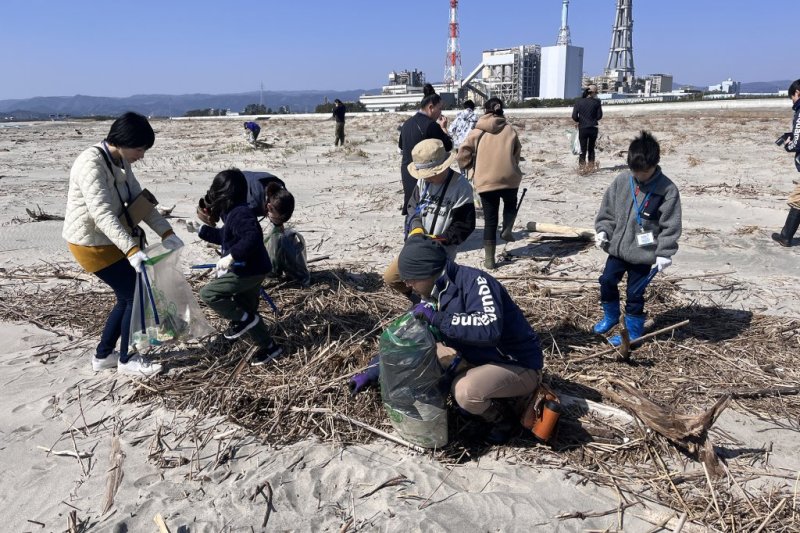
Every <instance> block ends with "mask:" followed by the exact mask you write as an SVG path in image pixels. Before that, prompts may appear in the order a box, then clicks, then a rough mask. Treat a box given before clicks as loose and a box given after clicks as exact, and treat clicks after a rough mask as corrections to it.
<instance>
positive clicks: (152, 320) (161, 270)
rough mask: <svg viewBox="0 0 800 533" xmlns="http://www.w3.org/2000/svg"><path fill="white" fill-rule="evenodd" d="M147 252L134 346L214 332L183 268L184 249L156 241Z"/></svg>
mask: <svg viewBox="0 0 800 533" xmlns="http://www.w3.org/2000/svg"><path fill="white" fill-rule="evenodd" d="M145 253H146V254H147V256H148V257H149V259H148V260H147V261H145V262H144V263H142V264H143V265H144V268H145V273H146V277H145V275H144V274H137V280H136V291H135V292H134V295H133V313H132V315H131V336H130V342H129V344H130V346H131V347H132V348H136V349H137V350H138V351H139V352H143V351H145V350H147V349H148V348H149V347H150V346H158V345H161V344H164V343H168V342H173V341H183V340H189V339H194V338H198V337H202V336H204V335H209V334H211V333H214V331H215V330H214V328H212V327H211V325H210V324H209V323H208V321H206V318H205V316H204V315H203V311H202V309H200V304H198V303H197V299H196V298H195V296H194V294H193V293H192V288H191V286H189V282H187V281H186V278H185V277H184V275H183V273H182V272H181V269H180V255H181V249H180V248H179V249H177V250H168V249H166V248H164V246H163V245H161V244H155V245H153V246H149V247H148V248H147V249H146V250H145ZM148 282H149V287H148Z"/></svg>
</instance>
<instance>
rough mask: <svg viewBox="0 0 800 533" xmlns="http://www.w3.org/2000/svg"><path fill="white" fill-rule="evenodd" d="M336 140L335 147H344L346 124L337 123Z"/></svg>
mask: <svg viewBox="0 0 800 533" xmlns="http://www.w3.org/2000/svg"><path fill="white" fill-rule="evenodd" d="M335 137H336V140H335V141H333V145H334V146H339V143H341V144H342V146H344V122H337V123H336V132H335Z"/></svg>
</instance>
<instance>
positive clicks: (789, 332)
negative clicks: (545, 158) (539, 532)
mask: <svg viewBox="0 0 800 533" xmlns="http://www.w3.org/2000/svg"><path fill="white" fill-rule="evenodd" d="M48 268H49V271H48V270H47V269H44V270H40V271H36V270H30V269H28V270H25V271H8V272H0V319H2V320H14V321H19V320H27V321H29V322H32V323H34V324H37V325H38V326H40V327H45V328H47V329H50V330H52V331H56V332H60V333H61V334H65V335H67V334H68V335H74V336H81V335H82V336H83V337H84V338H86V339H89V340H91V339H95V341H94V342H96V337H97V335H98V332H99V329H100V328H101V327H102V323H103V320H104V318H105V316H106V313H107V311H108V309H109V308H110V306H111V305H112V300H113V296H112V294H111V293H110V292H109V291H107V290H105V288H104V287H103V286H102V285H98V284H96V283H90V282H89V278H87V277H86V276H83V275H80V274H77V273H70V272H69V271H61V270H56V271H55V272H54V271H53V270H54V269H53V268H52V267H48ZM53 278H60V279H61V280H65V279H66V280H71V281H67V282H66V285H64V283H65V282H64V281H62V282H61V284H59V285H57V286H55V287H52V286H51V285H52V280H53ZM665 279H668V278H665ZM665 279H659V278H656V281H655V282H654V283H653V284H652V285H651V287H650V289H649V290H648V303H647V306H648V311H649V316H650V318H651V321H652V323H651V324H650V329H651V330H655V331H663V333H661V334H659V335H655V336H653V337H651V338H649V339H647V340H646V341H645V342H642V343H640V344H638V345H634V346H632V347H631V350H630V351H629V352H628V353H627V354H623V353H618V352H616V351H614V350H609V349H608V345H607V344H606V343H604V341H603V339H601V338H600V337H598V336H596V335H593V334H592V333H590V329H591V325H592V324H593V323H594V322H595V321H596V320H597V319H598V317H599V314H600V312H599V309H598V305H597V293H596V290H597V289H596V282H595V281H594V280H588V279H586V280H585V279H581V278H568V277H564V276H561V277H555V276H540V275H533V274H532V275H530V276H515V277H513V278H506V279H503V282H504V283H505V285H506V287H507V288H508V290H509V292H510V293H511V295H512V296H513V297H514V299H515V300H516V302H517V303H518V304H519V305H520V307H521V308H522V309H523V311H524V312H525V314H526V316H527V317H528V319H529V320H530V322H531V323H532V324H533V325H534V327H535V329H536V330H537V331H538V332H539V334H540V337H541V341H542V346H543V348H544V350H545V361H546V367H547V372H546V378H545V379H546V381H547V383H548V384H549V385H550V386H551V387H553V388H555V389H556V390H558V391H559V392H560V393H561V394H562V398H563V399H564V400H565V405H567V409H566V413H565V415H564V416H563V417H562V421H561V423H560V428H559V431H558V433H557V435H556V437H555V439H554V441H553V442H551V445H550V446H543V445H541V444H538V443H536V442H535V441H534V440H533V439H532V438H531V437H525V436H523V437H521V438H519V439H516V440H515V441H512V443H510V444H509V445H508V446H506V447H500V448H495V449H493V450H492V453H497V454H504V455H507V456H513V457H514V459H515V461H517V462H522V463H528V464H549V465H553V466H557V467H561V468H566V469H568V470H570V471H572V472H573V473H574V475H576V476H579V478H581V479H585V480H590V481H592V482H594V483H598V484H603V485H609V486H612V487H614V488H615V490H617V492H618V495H619V499H620V503H619V506H618V507H617V508H616V509H612V510H610V511H609V513H617V514H618V516H619V521H620V526H619V527H620V528H622V527H623V525H622V523H621V522H622V518H623V514H624V510H625V509H627V508H628V507H632V506H636V505H640V504H641V503H642V502H647V501H654V502H659V503H661V504H664V505H667V506H669V507H671V508H672V509H674V510H675V511H676V513H675V515H674V517H672V520H673V525H674V524H677V523H678V522H679V520H680V518H679V517H680V516H681V515H684V516H683V521H684V522H688V523H689V524H691V523H695V524H698V523H699V524H705V525H708V526H710V527H714V528H718V529H720V530H736V531H755V530H759V528H768V529H769V530H773V531H774V530H779V529H775V528H776V527H777V524H793V526H791V527H793V528H794V529H795V530H796V529H797V527H798V525H800V524H798V522H794V520H795V513H796V505H797V502H796V501H795V498H794V496H793V493H792V492H791V490H790V489H788V488H787V487H789V486H791V485H792V482H793V481H794V478H793V476H792V475H790V474H788V473H786V474H784V473H781V472H779V471H778V472H776V471H771V470H768V469H766V468H765V466H764V465H766V458H767V456H768V452H769V450H768V449H765V448H759V447H757V444H758V445H760V444H761V443H743V442H736V441H735V440H734V439H733V438H732V437H731V436H729V435H726V434H725V433H724V432H720V431H717V430H715V429H714V428H713V423H714V421H715V420H716V419H717V417H718V416H719V415H720V413H722V411H723V410H724V409H725V408H726V407H728V406H729V405H730V406H733V407H735V408H736V409H737V410H739V411H748V412H750V413H753V414H755V415H757V416H758V417H759V418H761V419H764V420H771V421H773V422H774V423H775V424H776V425H778V426H780V427H783V428H787V427H789V428H791V429H795V430H796V429H798V428H797V424H798V421H800V398H798V396H797V392H798V387H797V383H798V382H800V375H799V374H800V372H798V365H797V364H796V363H795V360H796V354H797V352H798V337H799V333H800V321H798V320H795V319H788V318H778V317H766V316H758V315H752V314H750V313H749V312H745V311H739V310H729V309H721V308H713V307H701V306H697V305H695V304H693V303H692V302H691V301H689V300H688V299H687V298H686V297H684V295H683V294H682V292H681V290H680V288H679V287H678V286H677V285H676V284H675V283H674V282H668V281H665ZM31 282H34V283H31ZM192 283H193V284H194V285H195V286H196V287H197V286H199V285H202V284H203V283H204V282H203V281H201V280H198V279H193V280H192ZM37 287H39V288H38V289H37ZM267 290H268V292H269V294H270V295H271V297H272V299H273V300H274V302H275V304H276V305H277V307H278V309H279V311H280V315H279V316H276V315H275V314H274V313H273V312H272V311H271V309H270V308H269V307H268V306H267V305H266V304H263V305H262V309H261V312H262V316H263V317H264V318H265V320H266V321H267V322H268V323H269V324H270V327H271V329H272V330H273V332H274V337H275V339H276V341H277V342H279V343H280V344H282V345H283V346H284V348H285V350H286V355H285V356H284V357H282V358H281V359H279V360H277V361H275V362H273V363H271V364H269V365H266V366H264V367H250V366H249V365H247V364H246V357H247V354H248V352H249V350H250V346H249V345H248V344H247V342H239V343H237V344H235V345H234V346H233V347H230V346H227V345H226V344H225V343H223V342H219V341H218V340H216V338H208V339H202V340H201V341H200V342H197V343H192V344H188V345H182V346H174V347H161V348H159V349H158V350H157V351H156V352H154V353H153V354H152V355H153V356H154V357H156V358H160V359H161V361H162V362H163V363H165V365H166V366H167V368H168V369H169V370H168V372H167V373H166V374H165V375H162V376H158V377H156V378H154V379H151V380H149V381H146V382H141V383H138V384H137V387H138V392H137V394H135V395H134V396H133V397H132V400H133V401H141V402H163V404H164V405H166V406H167V407H171V408H176V409H185V408H189V409H194V410H196V411H197V412H199V413H206V414H208V415H223V416H225V417H227V418H228V419H229V420H231V421H233V422H235V423H237V424H240V425H241V426H243V427H245V428H248V429H249V430H251V431H253V432H254V433H255V434H258V435H259V436H260V437H262V438H263V440H264V441H265V442H266V443H269V444H273V445H283V444H289V443H294V442H297V441H300V440H302V439H305V438H308V437H310V436H315V437H317V438H320V439H322V440H325V441H331V442H341V443H363V442H368V441H370V440H372V439H374V438H376V435H381V436H384V435H385V434H384V433H383V432H390V426H389V424H388V421H387V420H386V417H385V416H384V412H383V409H382V407H381V403H380V395H379V393H378V392H377V391H375V390H373V391H368V392H366V393H362V394H359V395H358V396H356V397H354V398H351V397H350V394H349V389H348V387H347V381H348V378H349V377H350V376H351V375H353V374H354V373H356V372H358V371H359V370H360V369H362V368H363V367H364V366H365V365H366V363H367V361H368V360H369V359H370V358H371V357H372V356H373V355H374V354H375V353H376V348H377V339H378V336H379V335H380V332H381V330H382V329H383V327H384V326H385V325H386V324H387V323H388V322H390V321H391V320H392V319H394V318H395V317H397V316H399V315H400V314H401V313H402V312H404V310H405V309H406V308H407V307H408V304H407V300H405V298H403V297H401V296H398V295H396V294H393V293H392V292H391V291H389V290H387V289H386V288H384V287H383V285H382V281H381V279H380V277H379V276H378V275H376V274H373V273H366V274H360V273H359V274H356V273H353V272H352V271H348V270H345V269H336V270H327V271H318V272H316V273H315V274H314V279H313V284H312V286H311V287H310V288H308V289H303V288H299V287H297V286H295V285H293V284H290V283H279V282H273V283H272V284H271V285H270V286H268V288H267ZM209 319H210V320H211V321H212V323H214V324H215V325H216V326H218V328H220V329H222V328H223V327H224V326H225V324H223V323H221V322H220V321H219V320H218V319H217V318H216V317H215V316H212V315H209ZM687 321H688V323H687ZM676 325H679V326H680V327H675V326H676ZM92 344H93V343H87V344H86V346H87V348H89V349H91V347H92ZM87 364H88V363H87ZM567 399H571V400H570V401H567ZM587 406H588V407H587ZM631 415H634V416H631ZM454 418H456V417H454ZM471 425H474V422H470V421H464V420H460V419H457V420H454V421H453V423H452V425H451V430H452V431H451V443H450V444H449V445H448V446H447V447H446V448H445V449H442V450H438V451H436V452H434V455H435V456H436V457H438V458H439V459H440V460H442V461H446V462H455V461H458V460H462V461H463V460H469V459H470V458H474V457H477V456H480V455H481V454H483V453H486V452H487V450H489V449H488V448H486V447H485V446H483V445H482V444H480V443H479V441H478V440H476V439H473V438H472V435H473V433H474V429H475V428H474V427H472V428H471ZM390 437H391V436H390ZM720 459H722V460H720ZM757 465H762V466H761V467H758V466H757ZM765 477H766V478H770V479H773V480H774V481H776V483H774V484H772V485H770V486H771V487H773V488H771V489H762V488H760V486H759V487H756V485H754V484H753V482H752V480H754V479H756V478H759V479H763V478H765ZM580 517H581V516H580V513H577V514H576V513H572V514H567V515H565V516H563V517H562V518H563V519H565V520H567V519H579V518H580ZM667 519H669V517H667Z"/></svg>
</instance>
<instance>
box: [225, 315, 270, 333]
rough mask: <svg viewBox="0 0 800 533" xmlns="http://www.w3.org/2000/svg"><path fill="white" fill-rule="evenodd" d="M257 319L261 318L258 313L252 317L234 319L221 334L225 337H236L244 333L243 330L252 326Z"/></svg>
mask: <svg viewBox="0 0 800 533" xmlns="http://www.w3.org/2000/svg"><path fill="white" fill-rule="evenodd" d="M259 320H261V317H260V316H258V315H253V318H250V317H248V318H247V319H245V320H234V321H233V322H231V325H230V326H229V327H228V329H226V330H225V333H223V334H222V335H223V336H224V337H225V338H226V339H238V338H239V337H241V336H242V335H244V334H245V332H247V331H248V330H250V329H252V328H254V327H255V325H256V324H258V321H259Z"/></svg>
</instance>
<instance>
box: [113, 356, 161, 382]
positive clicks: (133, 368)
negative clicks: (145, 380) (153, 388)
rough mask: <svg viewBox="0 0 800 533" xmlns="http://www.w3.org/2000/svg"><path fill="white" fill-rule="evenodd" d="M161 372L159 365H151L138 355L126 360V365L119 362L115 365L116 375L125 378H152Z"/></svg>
mask: <svg viewBox="0 0 800 533" xmlns="http://www.w3.org/2000/svg"><path fill="white" fill-rule="evenodd" d="M159 372H161V365H160V364H158V363H151V362H150V361H148V360H147V359H145V358H144V357H142V356H141V355H139V354H136V355H134V356H132V357H131V358H130V359H128V362H127V363H123V362H122V361H120V362H119V363H118V364H117V373H119V374H125V375H127V376H144V377H146V376H153V375H155V374H158V373H159Z"/></svg>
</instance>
